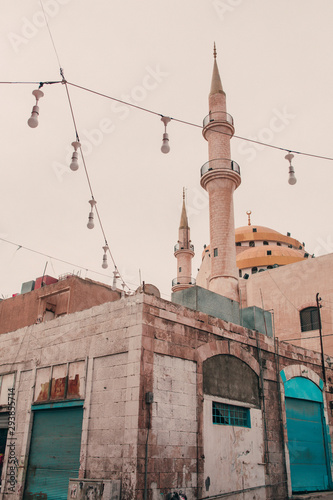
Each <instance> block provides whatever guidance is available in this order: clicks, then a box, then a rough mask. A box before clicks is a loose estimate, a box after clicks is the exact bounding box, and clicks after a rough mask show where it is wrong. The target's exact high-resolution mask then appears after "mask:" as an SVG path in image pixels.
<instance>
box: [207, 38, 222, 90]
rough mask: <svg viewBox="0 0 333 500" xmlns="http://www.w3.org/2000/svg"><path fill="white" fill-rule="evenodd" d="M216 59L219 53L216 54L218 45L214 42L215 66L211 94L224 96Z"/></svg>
mask: <svg viewBox="0 0 333 500" xmlns="http://www.w3.org/2000/svg"><path fill="white" fill-rule="evenodd" d="M216 57H217V52H216V45H215V42H214V66H213V76H212V83H211V87H210V94H218V93H221V94H224V91H223V87H222V82H221V77H220V72H219V68H218V66H217V61H216Z"/></svg>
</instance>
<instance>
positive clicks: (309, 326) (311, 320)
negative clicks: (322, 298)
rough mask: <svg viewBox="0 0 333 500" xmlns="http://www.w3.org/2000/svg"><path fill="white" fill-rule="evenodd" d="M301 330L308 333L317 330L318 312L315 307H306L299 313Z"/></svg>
mask: <svg viewBox="0 0 333 500" xmlns="http://www.w3.org/2000/svg"><path fill="white" fill-rule="evenodd" d="M299 314H300V319H301V330H302V332H308V331H311V330H318V329H319V318H318V310H317V308H316V307H307V308H306V309H303V310H302V311H300V313H299Z"/></svg>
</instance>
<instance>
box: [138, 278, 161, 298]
mask: <svg viewBox="0 0 333 500" xmlns="http://www.w3.org/2000/svg"><path fill="white" fill-rule="evenodd" d="M135 293H136V294H137V293H146V294H147V295H154V297H157V298H158V299H159V298H160V297H161V294H160V291H159V289H158V288H157V287H156V286H155V285H151V284H150V283H144V282H143V284H142V285H140V286H139V287H138V288H137V289H136V290H135Z"/></svg>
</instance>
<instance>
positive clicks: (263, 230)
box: [235, 225, 304, 249]
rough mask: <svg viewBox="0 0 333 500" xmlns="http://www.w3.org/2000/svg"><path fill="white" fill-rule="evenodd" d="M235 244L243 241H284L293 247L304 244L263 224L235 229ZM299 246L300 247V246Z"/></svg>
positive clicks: (302, 246)
mask: <svg viewBox="0 0 333 500" xmlns="http://www.w3.org/2000/svg"><path fill="white" fill-rule="evenodd" d="M235 241H236V244H237V243H240V242H243V241H244V242H245V241H268V242H270V241H276V242H279V243H286V244H287V245H292V246H293V247H295V248H298V249H301V248H302V249H303V248H304V245H303V244H302V243H300V242H299V241H298V240H296V239H295V238H291V236H288V235H284V234H282V233H279V232H278V231H275V230H274V229H271V228H269V227H265V226H253V225H251V226H242V227H238V228H237V229H236V230H235ZM300 247H301V248H300Z"/></svg>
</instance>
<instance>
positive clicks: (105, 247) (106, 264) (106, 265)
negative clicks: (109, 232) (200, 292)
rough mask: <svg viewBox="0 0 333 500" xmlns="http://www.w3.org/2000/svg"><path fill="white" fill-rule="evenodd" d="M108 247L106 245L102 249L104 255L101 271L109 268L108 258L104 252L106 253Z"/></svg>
mask: <svg viewBox="0 0 333 500" xmlns="http://www.w3.org/2000/svg"><path fill="white" fill-rule="evenodd" d="M108 249H109V247H108V246H107V245H105V246H104V247H103V250H104V255H103V263H102V268H103V269H107V268H108V267H109V265H108V256H107V255H106V252H107V251H108Z"/></svg>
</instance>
